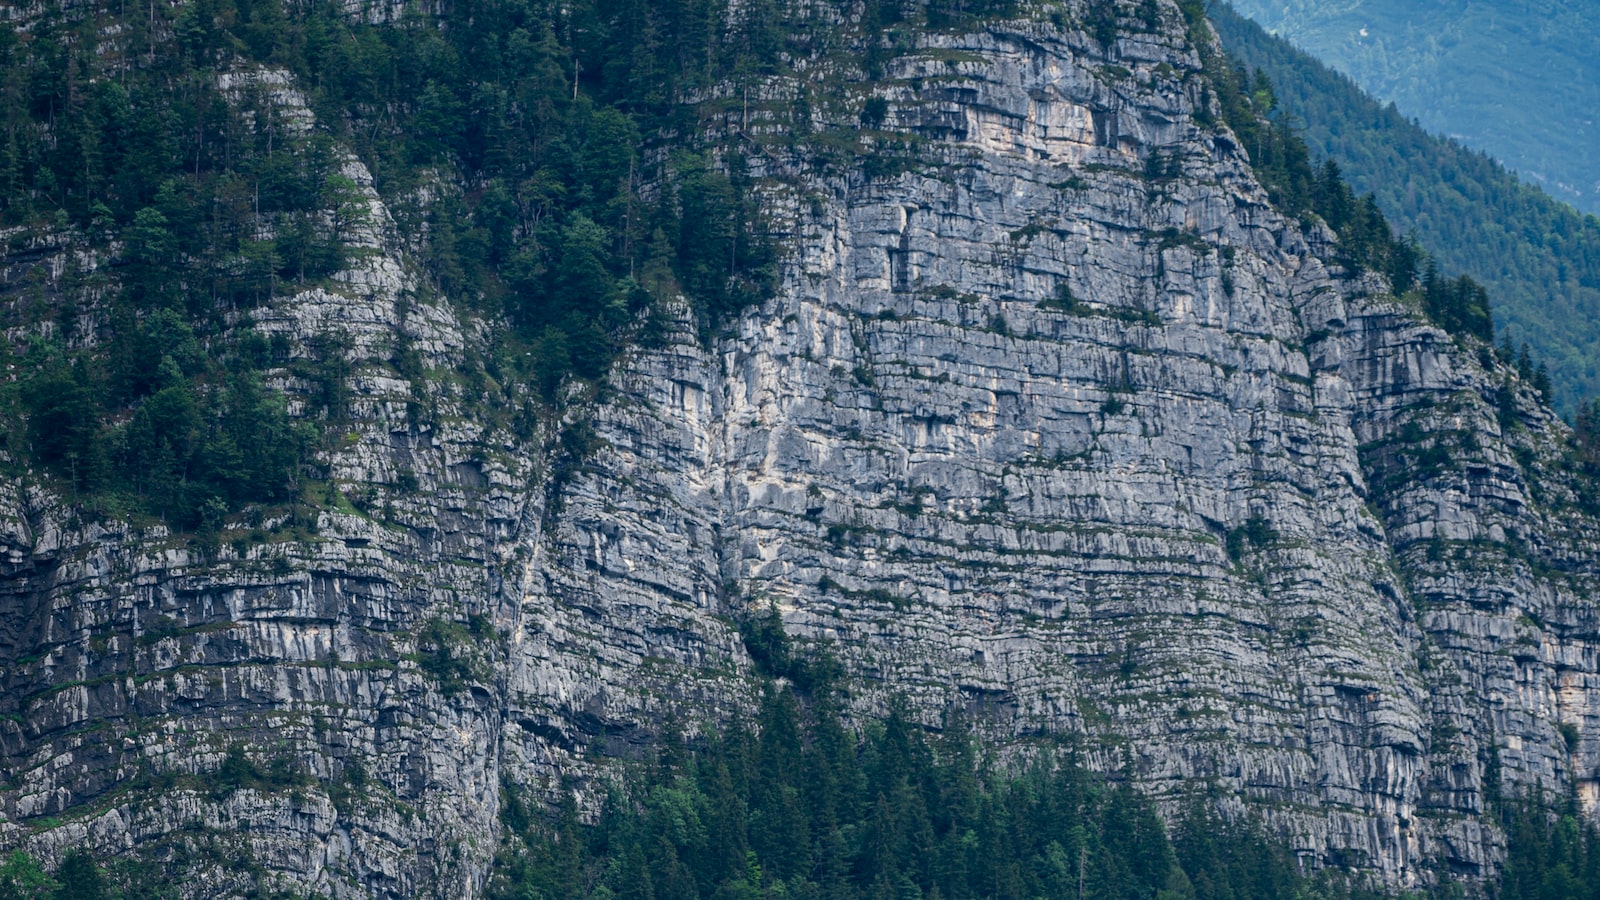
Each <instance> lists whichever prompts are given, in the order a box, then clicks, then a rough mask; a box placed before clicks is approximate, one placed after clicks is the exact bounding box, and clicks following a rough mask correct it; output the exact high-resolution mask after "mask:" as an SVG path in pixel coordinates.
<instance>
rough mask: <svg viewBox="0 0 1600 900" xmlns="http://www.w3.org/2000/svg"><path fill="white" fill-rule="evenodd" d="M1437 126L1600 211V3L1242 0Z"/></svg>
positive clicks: (1248, 11)
mask: <svg viewBox="0 0 1600 900" xmlns="http://www.w3.org/2000/svg"><path fill="white" fill-rule="evenodd" d="M1233 6H1234V8H1236V9H1237V10H1238V11H1239V12H1241V13H1243V14H1244V15H1246V16H1249V17H1250V18H1251V19H1253V20H1255V21H1256V22H1258V23H1260V24H1261V26H1262V27H1264V28H1266V29H1268V30H1270V31H1271V32H1272V33H1273V34H1276V35H1279V36H1281V37H1284V38H1286V39H1288V40H1289V41H1291V42H1292V43H1294V44H1295V45H1296V46H1298V47H1301V48H1303V49H1304V50H1306V51H1307V52H1309V53H1311V54H1313V55H1315V56H1316V57H1317V58H1318V59H1321V60H1323V61H1325V62H1326V63H1327V64H1329V65H1331V66H1333V67H1334V68H1336V69H1338V70H1339V71H1340V72H1343V73H1345V74H1346V75H1349V76H1350V77H1351V78H1352V79H1354V80H1355V82H1356V83H1357V84H1359V85H1361V86H1362V87H1363V88H1365V89H1366V90H1367V91H1368V92H1370V93H1371V94H1373V96H1376V97H1378V98H1380V99H1381V100H1382V101H1383V102H1391V101H1392V102H1394V103H1395V104H1396V105H1398V106H1399V107H1400V110H1401V111H1402V112H1403V113H1404V114H1405V115H1406V116H1408V117H1414V118H1416V119H1418V120H1420V121H1421V123H1422V126H1423V127H1424V128H1426V129H1427V130H1429V131H1431V132H1433V133H1435V134H1443V135H1447V136H1449V137H1452V138H1455V139H1457V140H1460V141H1461V142H1462V143H1463V144H1465V145H1466V146H1468V147H1471V148H1473V149H1475V150H1480V151H1483V152H1486V153H1488V154H1490V155H1492V156H1494V157H1495V158H1496V159H1499V160H1501V161H1503V162H1505V163H1506V165H1508V166H1510V167H1511V168H1512V169H1514V170H1516V171H1518V172H1521V173H1522V174H1523V176H1524V177H1525V178H1527V179H1528V180H1529V181H1531V182H1533V183H1535V184H1538V185H1539V186H1540V187H1542V188H1544V189H1545V190H1546V191H1549V192H1550V193H1551V194H1552V195H1553V196H1555V197H1557V198H1559V199H1560V200H1563V201H1565V202H1567V203H1571V204H1573V205H1574V206H1576V207H1578V208H1579V209H1581V210H1584V211H1586V212H1591V213H1600V149H1597V147H1600V143H1597V140H1596V139H1597V138H1600V124H1597V119H1596V112H1595V111H1596V110H1597V109H1600V63H1597V62H1596V60H1595V55H1594V47H1595V43H1596V42H1597V41H1600V8H1597V7H1596V6H1595V5H1594V4H1593V3H1590V2H1587V0H1543V2H1526V0H1510V2H1507V0H1496V2H1483V0H1442V2H1441V0H1354V2H1345V3H1325V2H1321V0H1238V2H1236V3H1234V4H1233Z"/></svg>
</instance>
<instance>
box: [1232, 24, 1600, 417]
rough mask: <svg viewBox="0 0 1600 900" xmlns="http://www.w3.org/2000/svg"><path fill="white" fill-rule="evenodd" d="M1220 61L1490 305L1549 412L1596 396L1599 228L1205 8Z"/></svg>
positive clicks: (1599, 374) (1275, 41)
mask: <svg viewBox="0 0 1600 900" xmlns="http://www.w3.org/2000/svg"><path fill="white" fill-rule="evenodd" d="M1210 17H1211V21H1212V22H1213V23H1214V24H1215V26H1216V28H1217V33H1218V35H1219V36H1220V37H1221V38H1222V42H1223V45H1224V46H1225V47H1227V49H1228V52H1229V54H1231V55H1232V56H1233V57H1234V58H1236V59H1238V60H1239V61H1240V63H1242V64H1244V65H1246V66H1249V67H1250V68H1251V69H1260V70H1261V71H1262V72H1264V73H1266V75H1267V77H1268V78H1270V79H1271V81H1272V84H1273V85H1274V88H1275V89H1276V92H1277V97H1278V101H1279V104H1280V106H1281V109H1280V111H1279V113H1278V114H1279V115H1281V116H1287V117H1288V118H1289V119H1290V121H1292V122H1293V123H1294V124H1295V126H1296V127H1297V128H1300V129H1302V130H1303V133H1304V135H1305V140H1306V142H1307V143H1308V144H1309V145H1310V146H1311V148H1312V150H1313V152H1314V153H1316V154H1317V155H1318V156H1319V157H1323V158H1327V159H1333V160H1336V161H1337V162H1338V164H1339V166H1340V167H1341V168H1342V169H1343V172H1344V175H1345V177H1346V178H1347V179H1348V180H1349V182H1350V184H1351V186H1352V187H1354V188H1355V189H1356V190H1357V191H1358V192H1360V193H1362V194H1367V193H1371V194H1375V195H1376V196H1377V199H1378V204H1379V206H1380V207H1381V208H1382V209H1383V211H1384V213H1385V214H1386V215H1388V216H1389V218H1390V221H1391V222H1393V224H1394V226H1395V228H1396V230H1397V231H1399V232H1401V233H1402V234H1414V235H1415V236H1416V237H1417V239H1418V240H1419V241H1420V242H1421V243H1422V245H1423V246H1424V247H1426V248H1427V249H1428V251H1429V252H1431V253H1433V254H1434V255H1435V256H1437V257H1438V259H1439V261H1440V264H1441V265H1443V266H1444V268H1445V269H1446V270H1447V271H1454V272H1465V273H1468V274H1470V275H1472V277H1474V278H1476V279H1478V280H1479V281H1481V282H1483V284H1484V285H1485V286H1487V287H1488V288H1489V290H1490V292H1491V293H1492V294H1493V296H1494V303H1495V320H1496V325H1497V326H1498V327H1499V329H1500V334H1501V339H1502V340H1506V341H1510V342H1511V344H1512V345H1513V346H1516V347H1520V346H1521V345H1522V344H1523V343H1527V344H1530V345H1531V346H1532V348H1533V351H1534V354H1535V355H1536V356H1538V357H1540V358H1542V359H1544V360H1546V361H1547V362H1548V364H1549V366H1550V369H1551V381H1552V383H1553V384H1554V386H1555V389H1556V401H1557V406H1558V408H1561V409H1562V410H1564V411H1566V412H1569V413H1570V412H1571V411H1572V410H1573V409H1574V408H1576V407H1577V406H1578V404H1580V403H1582V402H1583V401H1584V400H1585V399H1586V398H1589V397H1594V396H1596V395H1600V331H1597V330H1596V329H1595V328H1594V325H1593V323H1594V322H1595V321H1596V319H1597V317H1600V220H1596V219H1595V218H1594V217H1593V216H1585V215H1581V214H1579V213H1578V212H1577V211H1576V210H1574V209H1573V208H1572V207H1570V206H1568V205H1567V204H1565V203H1562V202H1559V201H1557V200H1555V199H1553V198H1552V197H1551V196H1550V195H1548V194H1546V193H1545V192H1544V191H1542V190H1539V189H1538V188H1537V187H1533V186H1531V185H1529V184H1525V183H1522V182H1519V181H1518V180H1517V177H1516V176H1515V175H1513V174H1511V173H1510V172H1508V171H1507V170H1506V169H1505V168H1504V167H1503V166H1501V165H1500V164H1499V163H1497V162H1495V161H1494V160H1492V159H1490V158H1488V157H1486V156H1484V155H1483V154H1481V153H1478V152H1475V151H1472V150H1468V149H1466V148H1465V147H1463V146H1461V145H1460V144H1458V143H1456V142H1454V141H1449V140H1445V139H1443V138H1439V137H1436V136H1434V135H1432V134H1429V133H1428V132H1426V131H1424V130H1423V129H1422V128H1420V127H1418V126H1417V125H1416V124H1415V123H1414V122H1413V121H1412V120H1410V119H1408V118H1406V115H1405V114H1402V113H1401V112H1400V111H1397V110H1396V109H1395V108H1393V107H1392V106H1390V107H1384V106H1382V105H1381V104H1379V103H1378V102H1377V101H1375V100H1373V99H1372V98H1371V97H1370V96H1368V95H1367V94H1365V93H1364V92H1362V90H1361V89H1360V88H1359V87H1357V86H1356V84H1355V83H1353V82H1352V81H1350V80H1349V79H1348V78H1346V77H1344V76H1342V75H1339V74H1337V73H1335V72H1334V71H1332V70H1331V69H1329V68H1327V67H1326V66H1324V65H1323V64H1321V63H1319V62H1318V61H1317V60H1315V59H1313V58H1312V57H1310V56H1308V55H1306V54H1305V53H1303V52H1301V51H1299V50H1296V49H1295V48H1294V47H1293V46H1291V45H1290V44H1289V43H1288V42H1286V41H1284V40H1282V39H1280V38H1275V37H1273V36H1271V35H1269V34H1267V33H1266V32H1264V31H1262V30H1261V28H1260V27H1259V26H1257V25H1256V24H1255V23H1254V22H1252V21H1250V20H1249V19H1246V18H1244V17H1242V16H1240V15H1239V14H1237V13H1235V12H1234V11H1233V10H1231V9H1230V8H1228V7H1227V6H1225V5H1221V4H1218V5H1215V6H1213V7H1211V9H1210Z"/></svg>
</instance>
